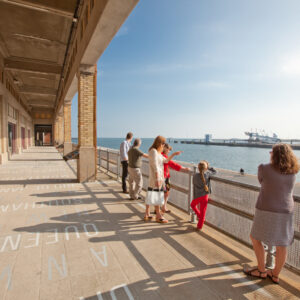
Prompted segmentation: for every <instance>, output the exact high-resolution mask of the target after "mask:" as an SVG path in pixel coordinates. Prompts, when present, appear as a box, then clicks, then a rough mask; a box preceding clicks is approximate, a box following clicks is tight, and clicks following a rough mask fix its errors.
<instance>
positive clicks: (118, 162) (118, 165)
mask: <svg viewBox="0 0 300 300" xmlns="http://www.w3.org/2000/svg"><path fill="white" fill-rule="evenodd" d="M120 163H121V162H120V153H119V152H118V154H117V180H119V178H120Z"/></svg>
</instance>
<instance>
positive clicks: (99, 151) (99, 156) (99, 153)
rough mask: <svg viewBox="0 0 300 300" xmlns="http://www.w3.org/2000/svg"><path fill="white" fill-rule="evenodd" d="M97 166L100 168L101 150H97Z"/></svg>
mask: <svg viewBox="0 0 300 300" xmlns="http://www.w3.org/2000/svg"><path fill="white" fill-rule="evenodd" d="M98 165H99V168H101V148H98Z"/></svg>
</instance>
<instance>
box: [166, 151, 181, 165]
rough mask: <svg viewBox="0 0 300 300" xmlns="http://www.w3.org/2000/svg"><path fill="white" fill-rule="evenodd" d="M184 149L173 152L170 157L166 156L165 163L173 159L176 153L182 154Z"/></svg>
mask: <svg viewBox="0 0 300 300" xmlns="http://www.w3.org/2000/svg"><path fill="white" fill-rule="evenodd" d="M182 152H183V151H176V152H174V153H172V154H171V155H170V156H169V157H168V158H166V160H165V161H164V162H165V163H167V162H169V161H170V160H172V158H173V157H174V156H176V155H179V154H181V153H182Z"/></svg>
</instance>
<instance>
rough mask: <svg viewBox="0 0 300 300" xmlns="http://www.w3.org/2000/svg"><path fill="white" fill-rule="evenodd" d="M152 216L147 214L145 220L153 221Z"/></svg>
mask: <svg viewBox="0 0 300 300" xmlns="http://www.w3.org/2000/svg"><path fill="white" fill-rule="evenodd" d="M152 218H153V217H152V216H145V217H144V222H149V221H151V220H152Z"/></svg>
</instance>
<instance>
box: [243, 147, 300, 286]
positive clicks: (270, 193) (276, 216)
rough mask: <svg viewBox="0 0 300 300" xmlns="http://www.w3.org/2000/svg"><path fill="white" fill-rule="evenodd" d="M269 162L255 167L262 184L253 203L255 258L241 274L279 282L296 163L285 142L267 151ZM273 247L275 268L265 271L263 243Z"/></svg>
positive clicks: (290, 229)
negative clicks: (254, 262) (253, 265)
mask: <svg viewBox="0 0 300 300" xmlns="http://www.w3.org/2000/svg"><path fill="white" fill-rule="evenodd" d="M270 155H271V157H270V163H269V164H261V165H260V166H259V167H258V174H257V176H258V180H259V182H260V184H261V189H260V193H259V195H258V199H257V202H256V209H255V215H254V220H253V224H252V229H251V234H250V238H251V240H252V244H253V248H254V252H255V255H256V259H257V267H255V268H244V273H246V274H247V275H251V276H253V277H259V278H262V279H265V278H266V277H270V278H271V280H272V281H273V282H274V283H277V284H278V283H279V274H280V271H281V269H282V267H283V266H284V264H285V261H286V257H287V246H289V245H291V244H292V243H293V239H294V226H293V214H294V199H293V189H294V186H295V182H296V174H297V173H298V171H299V168H300V166H299V162H298V159H297V157H296V156H295V154H294V153H293V150H292V148H291V147H290V146H289V145H287V144H276V145H274V146H273V148H272V151H271V152H270ZM262 243H264V244H267V245H272V246H276V257H275V268H274V269H273V270H268V271H266V269H265V251H264V247H263V244H262Z"/></svg>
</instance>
